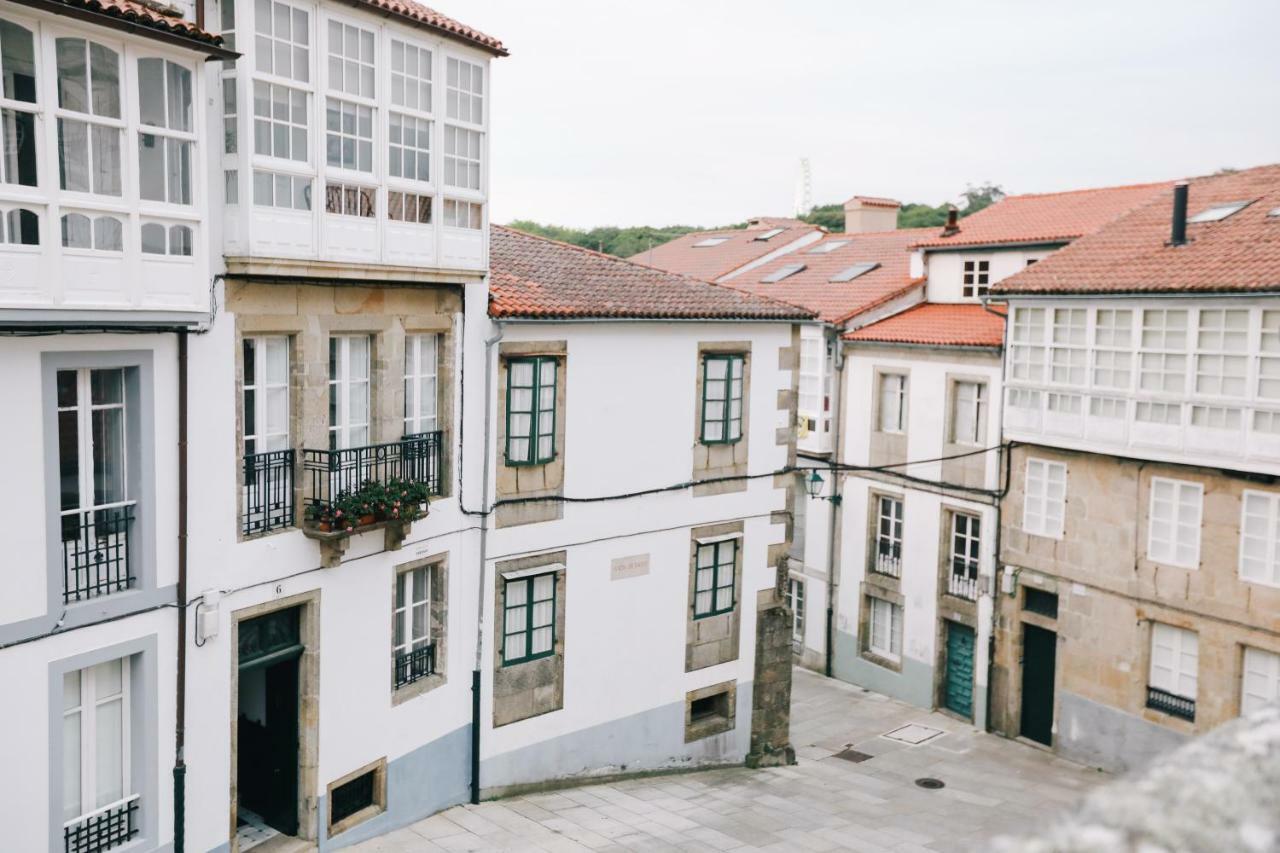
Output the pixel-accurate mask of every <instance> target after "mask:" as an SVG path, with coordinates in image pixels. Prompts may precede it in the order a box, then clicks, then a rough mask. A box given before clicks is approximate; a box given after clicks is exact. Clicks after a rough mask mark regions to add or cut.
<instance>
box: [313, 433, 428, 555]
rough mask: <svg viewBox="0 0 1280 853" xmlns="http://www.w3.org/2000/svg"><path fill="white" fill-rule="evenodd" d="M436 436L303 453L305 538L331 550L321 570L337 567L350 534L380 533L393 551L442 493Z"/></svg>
mask: <svg viewBox="0 0 1280 853" xmlns="http://www.w3.org/2000/svg"><path fill="white" fill-rule="evenodd" d="M442 443H443V442H442V436H441V433H440V432H439V431H435V432H424V433H415V434H413V435H406V436H405V437H404V438H402V439H400V440H399V441H395V442H389V443H386V444H370V445H366V446H364V447H346V448H342V449H339V450H306V449H304V450H303V451H302V468H303V475H304V477H305V489H306V494H305V496H304V500H305V501H306V509H307V525H306V527H305V528H304V530H305V532H306V534H307V535H308V536H310V537H311V538H313V539H317V540H319V541H320V542H321V543H322V545H325V544H327V545H329V546H331V547H330V548H329V549H328V550H326V551H325V553H324V554H323V555H322V556H323V558H324V565H326V566H330V565H337V562H338V561H339V560H340V559H341V553H342V551H344V550H345V549H346V540H347V539H348V537H350V536H351V534H353V533H363V532H365V531H368V530H374V529H377V528H383V529H385V530H386V548H387V550H397V549H398V548H399V547H400V544H401V542H403V540H404V536H405V535H406V533H407V530H408V526H409V524H410V523H411V522H412V521H414V520H415V519H416V518H419V517H421V516H422V515H424V514H425V513H426V504H427V499H428V497H429V496H433V495H439V494H440V492H441V486H442V478H441V446H442Z"/></svg>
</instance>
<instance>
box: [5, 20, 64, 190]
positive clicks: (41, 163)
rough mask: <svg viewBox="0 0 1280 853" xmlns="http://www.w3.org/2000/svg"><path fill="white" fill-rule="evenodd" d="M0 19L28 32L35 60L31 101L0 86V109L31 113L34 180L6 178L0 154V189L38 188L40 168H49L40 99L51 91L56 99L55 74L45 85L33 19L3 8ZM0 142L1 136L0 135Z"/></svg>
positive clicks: (39, 36) (41, 49) (40, 36)
mask: <svg viewBox="0 0 1280 853" xmlns="http://www.w3.org/2000/svg"><path fill="white" fill-rule="evenodd" d="M0 19H3V20H4V21H5V22H6V23H8V24H11V25H12V26H14V27H18V28H20V29H22V30H23V31H24V32H26V33H27V34H28V35H30V36H31V53H32V62H33V63H34V64H35V67H34V69H33V72H34V76H35V81H36V99H35V100H34V101H20V100H18V99H16V98H6V97H5V95H4V89H3V87H2V86H0V109H3V110H5V111H6V112H9V111H12V112H18V113H24V114H26V115H30V116H33V125H32V126H33V128H34V131H35V135H36V137H37V139H36V142H35V144H36V183H35V184H22V183H18V182H17V181H16V180H10V178H11V177H12V176H11V175H10V174H9V173H8V171H7V169H6V166H5V162H4V158H3V157H2V156H0V189H3V190H8V191H16V192H19V193H25V192H33V191H35V190H37V189H38V187H39V186H40V183H41V181H40V178H41V176H42V175H43V173H44V171H45V170H47V169H48V168H49V164H48V163H46V162H45V159H46V158H45V156H44V155H45V151H46V149H45V146H44V131H43V130H42V129H41V125H42V123H43V119H44V114H45V111H46V106H45V104H44V101H46V100H48V99H49V98H50V93H52V98H53V101H54V103H55V104H56V102H57V77H56V74H55V77H54V82H53V85H52V86H49V85H48V82H47V81H45V80H44V79H43V78H44V77H45V74H44V71H45V64H44V49H45V39H44V37H43V34H42V33H41V31H40V27H39V25H38V24H37V23H36V22H34V21H27V20H26V19H24V18H21V17H16V16H14V15H11V14H9V11H8V10H7V9H6V10H5V11H4V13H3V14H0ZM42 96H43V97H42ZM0 145H3V136H0Z"/></svg>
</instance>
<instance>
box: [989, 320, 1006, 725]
mask: <svg viewBox="0 0 1280 853" xmlns="http://www.w3.org/2000/svg"><path fill="white" fill-rule="evenodd" d="M982 310H984V311H986V312H987V313H988V314H995V315H996V316H997V317H1001V318H1003V319H1004V320H1005V324H1004V337H1005V347H1002V348H1001V350H1000V402H999V404H998V405H997V404H996V401H995V399H994V395H992V397H993V399H992V400H991V403H990V404H989V405H990V408H991V409H992V410H994V411H995V413H996V441H997V443H998V444H999V445H1000V452H999V455H998V456H997V457H996V471H997V472H998V473H997V477H999V478H1000V479H1003V480H1004V483H1003V485H1001V486H1000V490H1001V491H1002V492H1003V490H1004V489H1007V488H1008V485H1009V477H1008V472H1009V462H1010V458H1011V457H1012V450H1011V449H1010V448H1008V447H1005V446H1004V379H1005V361H1004V354H1005V352H1006V351H1007V347H1008V343H1009V340H1008V339H1009V321H1008V314H1007V313H1005V314H1001V313H1000V312H999V311H996V310H995V309H993V308H992V307H991V306H990V305H989V304H988V302H987V300H986V299H985V298H984V299H983V300H982ZM1012 310H1013V308H1012V306H1010V305H1009V303H1007V302H1006V303H1005V311H1006V312H1011V311H1012ZM1003 504H1004V495H1003V493H1002V494H1001V496H1000V497H999V498H997V499H996V524H995V527H996V536H995V554H994V556H993V557H992V562H993V563H994V565H993V566H992V567H991V570H992V577H991V627H990V629H989V631H988V634H987V716H986V719H985V720H983V721H982V730H983V731H987V732H989V731H992V728H991V716H992V715H991V702H992V700H993V699H994V698H995V692H994V678H993V676H994V675H995V671H996V628H997V627H998V626H999V624H1000V596H1001V595H1003V593H1002V592H1001V591H1000V577H1001V571H1000V528H1001V525H1000V511H1001V508H1002V505H1003Z"/></svg>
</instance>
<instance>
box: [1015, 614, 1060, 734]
mask: <svg viewBox="0 0 1280 853" xmlns="http://www.w3.org/2000/svg"><path fill="white" fill-rule="evenodd" d="M1057 654H1058V635H1057V634H1055V633H1054V632H1053V631H1046V630H1045V629H1044V628H1037V627H1036V626H1035V625H1023V626H1022V728H1021V731H1022V736H1023V737H1025V738H1030V739H1031V740H1034V741H1037V742H1039V743H1043V744H1044V745H1045V746H1052V745H1053V674H1054V667H1055V665H1056V658H1057Z"/></svg>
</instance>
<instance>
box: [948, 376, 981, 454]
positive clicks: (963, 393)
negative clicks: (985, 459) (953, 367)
mask: <svg viewBox="0 0 1280 853" xmlns="http://www.w3.org/2000/svg"><path fill="white" fill-rule="evenodd" d="M986 411H987V383H985V382H980V381H978V380H976V379H956V380H954V381H953V384H952V390H951V442H952V443H953V444H965V445H969V446H972V447H980V446H982V445H983V444H985V440H984V439H985V436H984V435H983V433H985V432H986V429H985V427H986ZM962 412H968V417H969V418H971V421H970V422H969V423H967V424H965V426H966V427H968V429H966V430H965V431H964V432H961V417H960V415H961V413H962Z"/></svg>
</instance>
